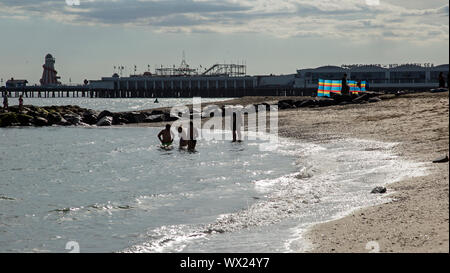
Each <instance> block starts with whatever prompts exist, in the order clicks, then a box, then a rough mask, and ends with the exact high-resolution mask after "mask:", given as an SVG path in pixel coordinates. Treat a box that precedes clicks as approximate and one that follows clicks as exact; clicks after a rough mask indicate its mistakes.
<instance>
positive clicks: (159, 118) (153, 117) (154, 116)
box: [144, 115, 164, 122]
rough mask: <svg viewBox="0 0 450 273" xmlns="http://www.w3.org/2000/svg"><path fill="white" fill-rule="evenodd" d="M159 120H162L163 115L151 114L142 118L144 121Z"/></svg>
mask: <svg viewBox="0 0 450 273" xmlns="http://www.w3.org/2000/svg"><path fill="white" fill-rule="evenodd" d="M161 121H164V119H163V115H151V116H148V117H147V118H146V119H145V120H144V122H161Z"/></svg>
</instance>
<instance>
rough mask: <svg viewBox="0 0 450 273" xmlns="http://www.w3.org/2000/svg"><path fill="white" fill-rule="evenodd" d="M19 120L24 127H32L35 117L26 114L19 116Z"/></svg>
mask: <svg viewBox="0 0 450 273" xmlns="http://www.w3.org/2000/svg"><path fill="white" fill-rule="evenodd" d="M17 120H18V121H19V123H20V125H22V126H30V125H31V122H32V121H33V117H32V116H29V115H25V114H18V115H17Z"/></svg>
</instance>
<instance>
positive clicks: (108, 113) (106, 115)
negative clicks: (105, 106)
mask: <svg viewBox="0 0 450 273" xmlns="http://www.w3.org/2000/svg"><path fill="white" fill-rule="evenodd" d="M104 117H114V114H113V113H111V112H110V111H108V110H104V111H101V112H100V114H98V116H97V121H100V120H101V119H102V118H104Z"/></svg>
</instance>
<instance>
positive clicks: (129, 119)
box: [123, 112, 147, 123]
mask: <svg viewBox="0 0 450 273" xmlns="http://www.w3.org/2000/svg"><path fill="white" fill-rule="evenodd" d="M123 118H124V119H125V120H126V123H141V122H144V120H145V119H146V118H147V115H146V114H145V113H142V112H127V113H125V114H124V115H123Z"/></svg>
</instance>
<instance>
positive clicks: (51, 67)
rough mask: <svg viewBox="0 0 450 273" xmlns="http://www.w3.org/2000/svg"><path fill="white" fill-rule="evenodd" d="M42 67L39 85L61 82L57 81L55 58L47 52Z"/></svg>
mask: <svg viewBox="0 0 450 273" xmlns="http://www.w3.org/2000/svg"><path fill="white" fill-rule="evenodd" d="M42 67H43V68H44V72H43V73H42V78H41V80H40V82H41V85H55V84H61V82H59V81H58V79H60V77H58V76H57V75H56V74H58V72H56V70H55V58H53V56H52V55H51V54H47V56H45V64H44V65H43V66H42Z"/></svg>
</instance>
